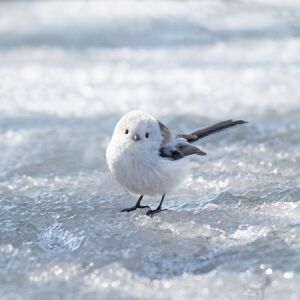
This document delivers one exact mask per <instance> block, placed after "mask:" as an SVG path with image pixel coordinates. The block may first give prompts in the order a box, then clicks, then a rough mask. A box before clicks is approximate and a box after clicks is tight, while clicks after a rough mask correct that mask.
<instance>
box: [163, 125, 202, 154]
mask: <svg viewBox="0 0 300 300" xmlns="http://www.w3.org/2000/svg"><path fill="white" fill-rule="evenodd" d="M158 123H159V127H160V130H161V135H162V143H161V147H160V156H162V157H165V158H169V159H171V160H178V159H181V158H183V157H185V156H188V155H192V154H197V155H206V153H205V152H203V151H201V150H200V149H199V148H198V147H196V146H194V145H192V144H190V143H189V142H188V141H187V139H186V138H184V137H182V136H176V135H174V134H173V133H172V132H171V130H170V129H169V128H168V127H167V126H165V125H164V124H162V123H161V122H159V121H158Z"/></svg>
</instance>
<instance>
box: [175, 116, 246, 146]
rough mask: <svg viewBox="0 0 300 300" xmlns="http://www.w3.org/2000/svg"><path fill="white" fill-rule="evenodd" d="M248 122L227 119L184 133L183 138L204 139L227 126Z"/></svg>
mask: <svg viewBox="0 0 300 300" xmlns="http://www.w3.org/2000/svg"><path fill="white" fill-rule="evenodd" d="M245 123H247V122H246V121H243V120H237V121H232V120H227V121H224V122H220V123H217V124H215V125H212V126H209V127H206V128H204V129H200V130H197V131H195V132H193V133H191V134H182V135H180V136H182V137H183V138H185V139H186V140H187V141H188V142H190V143H192V142H196V141H198V140H200V139H203V138H205V137H207V136H209V135H211V134H214V133H217V132H220V131H223V130H225V129H227V128H230V127H233V126H236V125H241V124H245Z"/></svg>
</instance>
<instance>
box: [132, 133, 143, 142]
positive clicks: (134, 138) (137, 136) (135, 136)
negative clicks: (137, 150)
mask: <svg viewBox="0 0 300 300" xmlns="http://www.w3.org/2000/svg"><path fill="white" fill-rule="evenodd" d="M132 139H133V140H134V141H135V142H137V141H139V140H140V139H141V138H140V136H139V135H138V134H135V135H134V136H133V137H132Z"/></svg>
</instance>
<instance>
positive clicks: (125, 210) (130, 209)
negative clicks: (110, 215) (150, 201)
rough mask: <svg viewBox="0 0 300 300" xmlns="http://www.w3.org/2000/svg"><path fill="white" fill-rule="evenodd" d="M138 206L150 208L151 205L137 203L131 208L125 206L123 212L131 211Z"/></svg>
mask: <svg viewBox="0 0 300 300" xmlns="http://www.w3.org/2000/svg"><path fill="white" fill-rule="evenodd" d="M138 208H150V206H149V205H135V206H132V207H129V208H124V209H122V210H121V212H131V211H134V210H136V209H138Z"/></svg>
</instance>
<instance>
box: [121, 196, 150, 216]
mask: <svg viewBox="0 0 300 300" xmlns="http://www.w3.org/2000/svg"><path fill="white" fill-rule="evenodd" d="M143 197H144V195H141V196H140V198H139V199H138V201H137V203H136V204H135V206H132V207H129V208H124V209H122V210H121V212H130V211H133V210H136V209H137V208H146V207H149V208H150V206H148V205H141V201H142V199H143Z"/></svg>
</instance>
